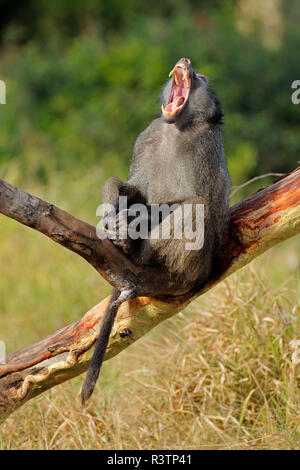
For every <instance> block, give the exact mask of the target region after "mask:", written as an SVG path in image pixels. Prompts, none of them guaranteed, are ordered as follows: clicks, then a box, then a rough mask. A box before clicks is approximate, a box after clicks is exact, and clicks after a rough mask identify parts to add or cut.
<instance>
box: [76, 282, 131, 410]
mask: <svg viewBox="0 0 300 470" xmlns="http://www.w3.org/2000/svg"><path fill="white" fill-rule="evenodd" d="M133 297H135V295H134V294H133V292H132V291H130V290H128V291H122V292H121V293H120V292H119V291H118V290H117V289H114V290H113V292H112V295H111V298H110V301H109V304H108V306H107V307H106V310H105V312H104V315H103V319H102V322H101V329H100V333H99V336H98V338H97V341H96V346H95V350H94V354H93V357H92V360H91V362H90V365H89V369H88V372H87V374H86V378H85V381H84V383H83V386H82V389H81V401H82V404H83V405H84V404H85V402H86V401H87V400H88V399H89V398H90V396H91V395H92V393H93V391H94V388H95V385H96V382H97V379H98V377H99V374H100V369H101V366H102V362H103V359H104V355H105V351H106V348H107V344H108V340H109V336H110V332H111V329H112V327H113V324H114V320H115V317H116V314H117V311H118V308H119V306H120V305H121V304H122V303H123V302H125V301H126V300H128V299H130V298H133Z"/></svg>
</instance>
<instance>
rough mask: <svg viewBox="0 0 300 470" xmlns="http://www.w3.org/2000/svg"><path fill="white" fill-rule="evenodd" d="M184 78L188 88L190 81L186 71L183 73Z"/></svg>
mask: <svg viewBox="0 0 300 470" xmlns="http://www.w3.org/2000/svg"><path fill="white" fill-rule="evenodd" d="M184 78H185V81H186V85H187V87H188V88H190V86H191V82H190V78H189V74H188V72H186V73H185V74H184Z"/></svg>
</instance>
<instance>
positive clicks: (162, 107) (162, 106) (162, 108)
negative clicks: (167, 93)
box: [161, 104, 165, 112]
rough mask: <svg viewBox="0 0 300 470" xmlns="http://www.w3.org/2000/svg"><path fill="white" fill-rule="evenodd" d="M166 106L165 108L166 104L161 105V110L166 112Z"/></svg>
mask: <svg viewBox="0 0 300 470" xmlns="http://www.w3.org/2000/svg"><path fill="white" fill-rule="evenodd" d="M164 110H165V108H164V105H163V104H162V105H161V111H162V112H164Z"/></svg>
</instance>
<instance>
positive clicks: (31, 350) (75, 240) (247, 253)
mask: <svg viewBox="0 0 300 470" xmlns="http://www.w3.org/2000/svg"><path fill="white" fill-rule="evenodd" d="M0 212H1V213H3V214H5V215H7V216H8V217H11V218H13V219H15V220H18V221H19V222H20V223H22V224H25V225H27V226H29V227H32V228H34V229H35V230H38V231H40V232H42V233H44V234H45V235H47V236H48V237H50V238H51V239H52V240H53V241H55V242H57V243H60V244H61V245H63V246H65V247H66V248H68V249H70V250H72V251H74V252H75V253H77V254H79V255H80V256H82V257H83V258H84V259H86V260H87V261H88V262H89V263H90V264H91V265H92V266H93V267H94V268H95V269H96V270H97V271H98V272H99V274H101V275H102V276H103V277H104V278H105V279H107V280H108V282H110V283H111V284H112V285H113V286H114V285H115V281H116V278H118V281H119V280H120V279H122V280H124V283H125V284H124V285H126V282H128V280H129V281H132V282H135V283H137V285H138V289H139V297H138V298H136V299H134V300H129V301H128V302H126V303H124V304H123V305H122V306H121V307H120V308H119V311H118V315H117V318H116V321H115V324H114V327H113V330H112V334H111V337H110V342H109V345H108V348H107V351H106V355H105V360H107V359H110V358H111V357H113V356H115V355H116V354H118V353H119V352H120V351H122V350H123V349H125V348H126V347H128V346H129V345H130V344H131V343H133V342H134V341H136V340H137V339H139V338H140V337H142V336H143V335H144V334H145V333H147V332H148V331H149V330H150V329H152V328H153V327H155V326H156V325H158V324H159V323H160V322H162V321H163V320H165V319H166V318H169V317H171V316H172V315H174V314H176V313H177V312H179V311H180V310H182V309H183V308H184V307H185V306H186V305H187V304H188V303H189V302H191V301H192V300H193V299H194V298H195V297H196V296H198V295H200V294H203V293H204V292H206V291H208V290H209V289H210V288H212V287H213V286H214V285H215V284H217V283H219V282H220V281H221V280H223V279H224V278H225V277H227V276H229V275H230V274H232V273H233V272H235V271H237V270H238V269H240V268H241V267H243V266H245V265H246V264H248V263H249V262H250V261H252V260H253V259H254V258H256V257H257V256H258V255H260V254H262V253H263V252H265V251H266V250H268V249H269V248H271V247H272V246H274V245H276V244H278V243H280V242H281V241H283V240H286V239H288V238H290V237H292V236H294V235H296V234H298V233H300V168H298V169H296V170H295V171H294V172H292V173H290V174H288V175H286V176H284V177H282V178H280V179H279V180H277V181H276V182H275V183H274V184H272V185H271V186H268V187H266V188H264V189H262V190H260V191H258V192H257V193H255V194H253V195H252V196H250V197H249V198H247V199H245V200H244V201H242V202H240V203H238V204H236V205H235V206H234V207H232V208H231V221H230V230H229V236H228V238H227V240H225V241H224V245H223V248H222V249H221V250H220V253H219V254H218V255H217V256H216V259H215V262H214V269H213V272H212V274H211V277H210V279H209V280H208V281H207V283H206V284H205V286H202V288H201V290H199V291H198V292H195V291H188V290H187V289H186V286H185V289H183V290H182V292H176V291H175V289H174V286H173V284H172V279H170V280H168V281H167V283H166V279H165V273H164V272H163V271H161V270H157V269H154V268H149V269H148V268H145V269H141V268H137V267H136V266H135V265H133V264H132V263H131V262H130V261H129V260H128V259H127V258H126V257H125V256H124V255H123V254H122V253H121V252H120V251H119V250H118V249H116V248H115V247H114V246H113V245H112V244H111V243H110V242H109V241H108V240H103V241H100V240H99V239H98V238H97V236H96V230H95V227H93V226H91V225H89V224H86V223H85V222H83V221H80V220H78V219H75V218H74V217H72V216H71V215H70V214H68V213H66V212H64V211H62V210H61V209H58V208H57V207H55V206H53V205H52V204H48V203H47V202H45V201H42V200H40V199H38V198H36V197H34V196H31V195H29V194H27V193H25V192H24V191H21V190H20V189H18V188H16V187H14V186H12V185H10V184H9V183H6V182H4V181H3V180H0ZM161 286H164V290H162V287H161ZM166 286H167V288H166ZM154 296H155V298H154ZM108 300H109V298H106V299H104V300H103V301H102V302H100V303H99V304H98V305H96V306H95V307H93V308H92V309H91V310H90V311H88V312H87V313H86V314H85V315H84V317H83V318H81V319H80V320H78V321H76V322H74V323H72V324H71V325H69V326H67V327H65V328H63V329H62V330H60V331H58V332H56V333H54V334H52V335H50V336H48V337H47V338H45V339H44V340H42V341H40V342H39V343H36V344H34V345H31V346H28V347H26V348H23V349H21V350H19V351H16V352H14V353H11V354H10V355H8V357H7V363H6V364H4V365H0V420H2V421H3V420H4V419H5V418H6V417H7V416H8V415H9V414H10V413H12V412H13V411H14V410H15V409H17V408H18V407H20V406H21V405H23V404H24V403H25V402H27V401H28V400H29V399H30V398H33V397H34V396H37V395H39V394H40V393H43V392H44V391H45V390H47V389H49V388H51V387H53V386H55V385H57V384H59V383H62V382H64V381H66V380H69V379H71V378H72V377H75V376H77V375H79V374H81V373H83V372H84V371H85V370H86V369H87V368H88V365H89V361H90V359H91V356H92V352H93V348H92V346H93V344H94V342H95V341H96V339H97V335H98V332H99V329H100V324H101V319H102V315H103V313H104V311H105V308H106V305H107V302H108ZM124 328H128V329H129V330H130V331H131V335H130V336H126V337H122V335H120V333H121V332H122V330H123V329H124Z"/></svg>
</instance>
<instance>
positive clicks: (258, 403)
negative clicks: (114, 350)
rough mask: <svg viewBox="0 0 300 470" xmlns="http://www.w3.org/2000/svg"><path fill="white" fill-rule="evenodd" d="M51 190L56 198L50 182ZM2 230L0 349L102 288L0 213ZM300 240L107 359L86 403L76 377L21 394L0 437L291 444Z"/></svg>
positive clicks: (118, 445) (40, 443)
mask: <svg viewBox="0 0 300 470" xmlns="http://www.w3.org/2000/svg"><path fill="white" fill-rule="evenodd" d="M67 189H68V188H65V187H64V188H63V191H64V193H65V192H66V191H67ZM35 192H36V193H37V194H41V190H36V191H35ZM48 192H49V190H48ZM41 195H42V194H41ZM77 198H79V196H77ZM49 199H54V200H55V199H56V200H57V199H59V198H58V197H55V191H54V196H53V198H52V197H49ZM65 207H66V206H65ZM69 209H70V210H71V211H73V213H75V214H76V213H77V214H78V211H76V210H75V209H76V208H75V207H72V205H71V204H70V207H69ZM90 213H91V212H90ZM78 215H80V214H78ZM91 222H93V221H92V220H91ZM0 229H1V230H0V242H1V246H2V251H1V253H0V263H1V271H0V272H1V279H0V309H1V315H0V331H1V338H0V339H4V340H5V341H6V342H7V347H8V350H12V349H15V348H17V347H22V346H25V345H26V344H29V343H31V342H33V341H37V340H38V339H40V338H41V337H44V336H46V335H47V334H49V333H50V332H52V331H54V330H55V329H57V328H60V327H62V326H63V325H64V324H66V323H69V322H70V321H72V320H75V319H76V318H78V317H79V316H80V315H81V314H82V313H83V312H85V311H86V310H87V309H88V308H90V307H91V306H92V305H93V304H94V303H96V302H97V301H98V300H99V298H101V297H103V296H104V295H106V294H107V292H108V287H107V286H105V284H104V283H103V282H100V281H99V278H98V277H97V274H96V273H94V272H93V271H92V270H91V269H90V268H89V266H87V265H85V264H84V262H83V261H80V260H78V259H77V257H76V256H73V255H72V254H70V253H67V252H66V250H63V249H62V248H61V247H59V246H56V245H55V244H53V243H51V242H49V241H47V240H46V241H45V239H44V238H43V237H42V236H41V235H39V234H35V233H33V232H30V231H29V230H28V229H26V228H19V227H18V225H17V224H15V223H14V222H7V221H6V220H5V219H4V218H3V219H1V221H0ZM299 242H300V240H299V237H297V238H295V239H294V240H291V241H289V242H287V243H284V244H282V245H280V246H279V247H278V248H276V249H273V250H271V251H270V252H269V253H266V254H265V255H263V256H262V257H260V258H259V259H258V260H256V261H255V262H254V263H253V264H252V265H251V266H250V267H247V268H245V269H243V270H242V271H240V272H239V273H237V274H236V275H234V276H233V277H231V278H230V279H229V280H228V281H226V282H223V283H222V284H220V285H219V286H218V287H217V288H215V289H214V290H213V291H212V292H210V293H208V294H206V295H205V296H203V297H201V298H199V299H198V300H197V301H195V302H193V303H192V304H191V305H190V306H189V308H187V309H186V310H185V311H184V312H183V313H181V314H179V315H177V316H176V317H174V318H172V319H170V320H168V321H166V322H165V323H163V324H162V325H160V326H159V327H158V328H156V329H155V330H153V331H152V332H151V333H150V334H148V335H147V336H146V337H144V338H143V340H141V341H140V342H137V343H136V344H135V345H133V346H132V347H130V348H128V350H126V351H124V352H123V353H121V354H120V355H119V356H117V357H116V358H114V359H112V360H110V361H108V362H107V363H105V364H104V370H103V374H102V376H101V381H100V383H99V384H98V387H97V390H96V392H95V394H94V396H93V397H92V399H91V401H90V403H89V405H88V407H87V408H85V409H82V407H81V405H80V399H79V391H80V386H81V383H82V380H83V377H78V378H76V379H74V380H72V381H70V382H68V383H65V384H62V385H60V386H58V387H56V388H54V389H52V390H50V391H49V392H46V393H45V394H43V395H42V396H40V397H38V398H36V399H34V400H31V401H30V402H28V403H27V404H26V405H25V406H24V407H22V408H21V409H20V410H18V411H17V412H15V413H14V414H13V415H11V417H10V418H9V419H8V420H7V421H6V422H5V424H4V425H3V426H2V428H1V431H0V448H2V449H296V448H299V446H300V394H299V380H300V370H299V367H300V366H296V365H295V364H294V363H293V361H292V356H293V353H295V351H294V349H293V347H292V346H291V344H290V342H291V341H292V340H298V339H299V340H300V316H299V313H300V310H299V306H300V290H299V274H298V273H297V266H299V251H300V250H299V246H300V245H299ZM16 246H17V250H16V248H15V247H16ZM41 255H42V257H41ZM29 259H30V261H31V262H30V263H29V262H28V260H29ZM295 356H296V355H295V354H294V358H295ZM299 356H300V355H299Z"/></svg>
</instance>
